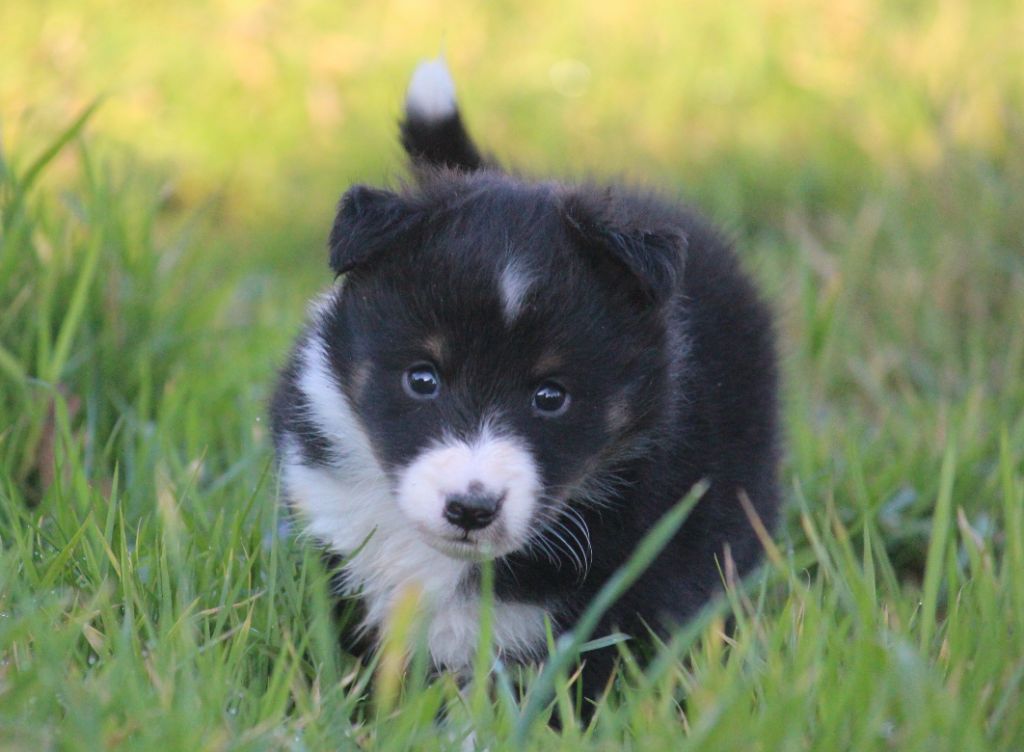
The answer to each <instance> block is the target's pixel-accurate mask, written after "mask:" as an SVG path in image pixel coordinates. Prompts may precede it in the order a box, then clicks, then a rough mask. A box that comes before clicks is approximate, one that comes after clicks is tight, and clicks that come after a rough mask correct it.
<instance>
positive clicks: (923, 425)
mask: <svg viewBox="0 0 1024 752" xmlns="http://www.w3.org/2000/svg"><path fill="white" fill-rule="evenodd" d="M555 13H556V11H555V9H554V8H553V7H552V6H548V5H541V4H537V3H517V4H491V5H480V6H475V5H474V6H470V5H468V4H467V5H462V6H458V7H452V6H448V5H446V6H442V5H441V4H436V3H399V4H392V3H367V4H364V5H360V6H355V5H352V6H349V5H345V6H344V7H341V6H338V4H333V3H326V2H319V1H317V2H314V1H312V0H309V1H308V2H303V3H298V4H289V5H277V4H269V3H265V4H260V3H239V2H218V3H196V2H184V3H177V4H171V5H165V6H160V5H136V4H117V5H116V6H115V5H114V4H111V3H105V2H100V1H99V0H88V2H76V3H70V2H52V3H29V2H9V3H3V4H0V47H2V48H3V50H4V55H5V59H6V60H8V64H6V65H3V66H0V135H2V137H3V138H2V145H3V148H2V149H0V749H26V750H27V749H31V750H35V749H50V748H53V749H57V748H59V749H82V750H95V749H103V748H116V749H118V748H125V749H160V750H167V749H181V750H194V749H278V748H290V749H338V748H341V749H347V748H353V747H360V748H378V749H388V750H391V749H417V750H418V749H442V748H454V747H458V746H459V745H460V744H461V740H462V739H463V738H464V737H465V736H466V735H468V734H469V733H470V732H471V731H472V732H473V733H474V734H475V737H476V739H477V740H478V741H480V742H481V743H482V744H486V745H487V747H488V748H489V749H503V748H532V749H543V750H548V749H581V748H599V749H616V750H617V749H621V748H636V749H672V750H677V749H684V750H686V749H692V750H697V749H701V750H723V749H760V750H766V751H769V750H770V751H772V752H774V751H775V750H805V749H900V750H922V751H924V750H927V751H928V752H931V750H951V751H953V750H956V751H957V752H959V751H960V750H991V749H1006V750H1014V749H1020V748H1022V747H1024V712H1022V710H1021V708H1022V707H1024V640H1022V634H1024V511H1022V507H1024V376H1022V374H1024V203H1022V201H1021V198H1020V196H1021V195H1022V191H1024V122H1022V120H1021V116H1020V113H1021V112H1022V111H1024V106H1022V105H1024V83H1022V77H1024V60H1022V55H1024V47H1022V46H1021V45H1020V44H1019V43H1018V42H1017V41H1016V40H1017V36H1018V30H1019V29H1020V28H1021V27H1022V23H1024V9H1022V8H1021V7H1020V5H1019V4H1015V3H1001V2H982V3H976V2H966V1H964V2H956V1H953V0H950V1H947V2H942V3H910V4H894V3H882V2H881V1H880V0H844V2H837V3H829V4H819V3H809V2H808V3H803V2H800V3H775V2H768V0H758V1H757V2H747V3H741V2H738V1H730V2H725V3H719V4H703V5H700V6H699V7H698V6H696V5H695V6H694V7H692V8H691V7H686V6H684V5H679V4H672V3H654V2H651V3H645V4H643V5H642V6H637V5H636V4H605V3H576V4H575V7H572V8H569V7H559V8H558V9H557V15H555ZM442 41H443V44H444V48H445V51H446V54H447V55H448V58H449V61H450V63H451V66H452V68H453V69H454V71H455V74H456V77H457V79H458V84H459V86H460V90H461V92H462V93H463V95H464V99H465V108H466V111H467V116H468V118H469V120H470V122H471V124H472V126H473V127H474V129H475V130H476V131H477V132H478V133H479V134H480V135H481V137H482V140H483V141H484V142H485V143H486V144H487V145H488V146H490V147H492V148H493V149H494V150H495V151H496V152H497V154H498V155H499V156H501V157H508V158H509V159H510V160H512V161H514V162H516V163H518V164H521V165H523V166H525V167H526V168H528V169H531V170H537V171H541V170H543V171H547V170H549V169H551V170H553V171H555V172H556V173H563V174H565V173H568V174H579V173H583V172H587V171H590V172H596V173H598V174H619V173H625V174H626V175H627V176H629V177H630V178H631V179H635V180H644V181H645V182H650V183H654V184H656V185H661V186H663V187H665V189H666V190H667V191H669V192H678V193H682V194H684V195H687V196H689V197H691V198H693V199H694V200H695V201H696V202H698V203H699V205H700V206H701V207H702V208H703V209H704V210H705V211H707V212H708V213H710V214H711V215H712V216H713V217H715V218H716V219H717V220H718V221H720V222H721V223H723V224H724V225H726V227H727V228H728V229H729V230H730V231H731V232H732V233H733V234H734V236H735V237H736V238H737V240H738V243H739V246H740V248H741V252H742V254H743V256H744V258H745V261H746V262H747V264H748V266H749V267H750V268H751V269H752V270H753V272H754V273H755V274H756V276H757V278H758V279H759V281H760V282H761V283H762V286H763V287H764V288H765V289H766V291H767V292H768V294H769V295H770V297H771V298H772V300H773V301H774V303H775V307H776V309H777V310H778V312H779V323H780V326H779V330H780V340H781V346H782V350H783V354H784V358H785V370H786V390H785V417H786V428H787V434H788V436H787V438H788V442H787V443H788V454H787V458H786V468H785V478H786V483H787V489H788V507H787V513H786V519H785V521H784V524H783V525H782V527H781V529H780V530H779V531H778V534H777V535H776V546H777V548H776V549H773V550H772V556H771V557H769V561H768V562H767V563H766V566H765V568H764V571H763V572H762V573H760V574H759V575H758V576H756V577H754V578H752V580H751V581H749V582H747V583H742V584H741V583H735V582H731V581H730V589H729V591H728V594H727V597H725V598H724V599H723V600H722V601H721V602H720V603H717V604H716V605H715V606H713V607H712V608H711V609H709V610H708V611H707V612H706V613H705V614H703V615H702V616H701V617H700V618H699V619H697V620H696V621H695V622H694V623H693V624H691V625H690V626H689V627H688V628H687V629H685V630H683V631H682V632H680V633H679V634H678V635H675V636H674V638H673V639H672V640H671V641H670V642H669V644H668V645H666V646H665V647H664V649H662V650H661V651H659V653H658V655H656V656H655V657H654V659H653V661H652V662H651V663H650V664H648V665H646V666H642V665H641V664H639V663H638V662H637V661H636V660H635V659H633V657H632V655H631V652H630V649H631V646H630V644H629V643H622V644H620V646H619V647H620V650H621V651H622V652H623V658H624V662H623V670H622V673H621V676H620V680H619V681H620V687H619V688H618V689H617V691H616V692H615V693H613V695H612V696H611V697H610V698H609V701H608V703H606V704H604V705H602V707H601V708H600V709H599V711H598V713H597V715H596V718H595V721H594V724H593V726H592V727H591V728H590V729H587V730H582V729H577V728H575V727H574V726H572V725H571V724H563V725H564V726H565V728H564V730H563V732H562V733H561V735H558V734H556V733H555V732H554V731H552V730H551V729H550V728H548V727H547V725H546V724H545V723H543V720H544V717H545V716H546V714H547V713H548V712H549V705H548V702H547V701H548V698H549V697H551V698H553V703H554V705H553V710H552V711H551V712H554V713H556V714H558V715H559V716H560V717H562V718H563V719H566V718H567V716H566V715H565V713H566V708H567V707H568V704H569V701H570V697H571V695H572V692H573V689H572V687H571V686H569V685H568V684H567V682H568V679H569V678H570V677H568V676H567V674H566V672H565V671H559V670H556V669H558V668H559V667H558V666H557V665H555V664H554V663H552V664H549V666H550V668H549V669H548V670H547V672H546V673H544V672H542V673H541V674H540V675H539V676H537V675H532V676H530V677H528V678H527V680H526V687H527V689H528V690H535V691H533V692H532V693H531V691H528V692H527V693H526V694H525V696H524V697H521V698H520V697H519V696H518V694H517V693H516V692H514V691H513V690H512V684H513V683H514V680H515V678H516V677H513V676H510V675H509V674H508V673H506V672H505V671H501V670H499V671H498V672H497V674H495V675H494V676H493V677H492V678H493V681H494V685H493V687H490V688H489V687H487V686H485V685H482V684H481V683H479V682H478V683H477V684H476V685H475V686H474V687H473V688H472V690H471V691H470V692H469V693H468V694H467V695H466V696H461V695H459V694H458V692H457V691H456V688H455V686H454V683H453V682H452V681H451V680H450V679H445V678H441V679H440V680H437V681H433V682H428V681H426V680H425V677H424V676H423V674H422V672H419V671H417V670H415V667H416V666H420V667H422V663H423V656H422V653H421V652H420V653H417V651H416V650H415V649H414V646H415V644H416V642H417V640H418V639H419V638H418V636H417V635H416V634H415V632H416V630H415V629H414V627H415V624H414V623H411V624H410V628H409V630H407V637H408V640H404V639H403V640H398V641H397V642H396V644H395V647H394V651H393V653H392V654H391V657H390V658H389V661H390V662H388V663H386V664H385V663H382V666H381V667H380V668H378V667H377V666H369V667H365V666H359V665H357V664H356V663H355V662H354V661H353V659H352V658H351V657H350V656H348V655H347V654H345V653H344V652H343V651H341V650H339V648H338V645H337V642H336V637H335V634H336V625H335V624H334V621H333V613H332V604H331V602H330V601H329V599H328V597H327V573H325V572H324V571H323V568H322V564H321V562H320V561H319V559H318V557H317V555H316V552H314V551H311V550H310V548H309V546H308V545H307V544H306V543H305V542H302V541H295V540H293V539H292V537H291V536H290V535H289V534H288V533H287V531H286V526H285V525H284V524H283V522H284V521H283V520H282V517H281V512H280V511H279V509H278V507H277V505H276V503H275V502H276V495H277V491H276V481H275V478H274V474H273V470H272V467H271V457H270V451H269V446H268V441H267V436H266V435H265V434H266V431H265V428H264V417H263V416H264V412H265V407H264V405H265V399H266V396H267V391H268V388H269V385H270V383H271V382H272V379H273V373H274V368H275V367H276V365H277V364H278V363H280V361H281V358H282V357H283V353H284V352H285V350H286V348H287V346H288V343H289V341H290V339H291V337H292V336H293V335H294V332H295V328H296V326H297V325H298V322H299V320H300V319H301V316H302V313H303V310H304V306H305V300H306V299H307V298H308V297H309V296H310V295H311V294H312V293H314V292H315V291H316V290H317V289H318V287H319V286H322V285H325V284H328V283H329V281H330V275H329V274H328V273H327V272H326V263H325V254H324V252H323V249H322V244H323V239H324V237H325V234H326V230H327V228H328V225H329V221H330V218H331V217H330V215H331V211H332V207H333V204H334V202H335V201H336V198H337V196H338V195H339V194H340V192H341V190H342V189H343V188H344V187H345V186H346V185H347V184H348V183H349V182H350V181H351V180H355V179H358V180H370V181H376V180H380V179H384V178H386V177H388V176H394V175H397V174H399V173H400V170H401V163H400V159H399V154H398V148H397V144H396V141H395V128H394V120H395V118H396V116H397V113H398V103H399V102H400V98H401V94H402V90H403V87H404V83H405V79H406V76H407V74H408V72H409V70H411V67H412V65H413V64H414V62H415V60H416V59H418V58H419V57H422V56H426V55H432V54H434V53H435V52H436V51H437V50H438V47H439V46H440V45H441V43H442ZM10 61H17V63H16V64H13V65H12V64H10ZM98 96H102V97H103V98H102V101H101V104H100V106H99V108H98V109H97V111H96V112H95V113H93V115H92V118H91V119H90V120H89V122H88V123H86V122H85V121H84V120H83V121H82V128H81V130H79V129H77V128H76V127H75V126H74V123H75V122H76V118H77V117H78V116H79V115H80V114H82V113H83V112H84V111H85V110H86V108H87V107H88V105H89V104H90V103H91V102H93V101H94V100H95V99H96V97H98ZM62 134H63V135H62ZM726 574H727V572H726ZM727 622H732V623H733V624H734V627H733V629H732V631H731V632H730V631H729V630H727V629H726V628H725V625H726V623H727ZM595 637H598V638H600V637H602V636H601V635H595ZM581 639H582V637H581ZM612 639H615V638H612ZM407 642H408V643H409V644H406V643H407ZM410 644H411V645H412V646H413V649H412V653H413V664H412V665H413V667H414V668H413V669H411V670H409V671H407V672H406V671H403V670H402V668H403V665H404V664H403V657H404V656H405V655H406V651H407V650H408V649H410ZM560 647H561V648H562V649H565V648H566V645H565V644H563V645H561V646H560ZM555 663H557V661H556V662H555ZM479 668H480V673H481V675H483V673H484V672H485V670H486V669H488V668H490V664H489V661H488V660H487V653H486V651H482V653H481V665H480V667H479ZM375 673H376V675H377V679H378V680H377V681H376V682H374V681H371V679H372V678H373V676H374V675H375ZM442 708H445V709H446V710H445V712H446V714H447V716H448V720H447V721H446V722H445V723H444V724H443V725H439V724H438V723H437V722H436V720H435V719H436V718H437V717H438V715H439V712H440V710H441V709H442Z"/></svg>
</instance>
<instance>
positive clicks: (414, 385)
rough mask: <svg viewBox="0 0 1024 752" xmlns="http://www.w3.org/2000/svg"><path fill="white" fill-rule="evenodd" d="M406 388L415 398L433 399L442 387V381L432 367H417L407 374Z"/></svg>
mask: <svg viewBox="0 0 1024 752" xmlns="http://www.w3.org/2000/svg"><path fill="white" fill-rule="evenodd" d="M405 386H406V388H407V389H408V390H409V392H410V393H411V394H413V395H414V396H418V397H432V396H434V395H435V394H437V390H438V389H439V388H440V387H441V380H440V379H439V378H438V377H437V371H435V370H434V369H433V368H431V367H430V366H416V367H415V368H410V369H409V370H408V371H406V372H405Z"/></svg>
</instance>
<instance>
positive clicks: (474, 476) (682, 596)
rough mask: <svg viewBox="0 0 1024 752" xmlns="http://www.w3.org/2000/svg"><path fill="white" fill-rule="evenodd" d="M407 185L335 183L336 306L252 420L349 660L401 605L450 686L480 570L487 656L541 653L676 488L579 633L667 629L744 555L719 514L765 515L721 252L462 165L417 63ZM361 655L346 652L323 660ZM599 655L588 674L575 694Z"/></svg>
mask: <svg viewBox="0 0 1024 752" xmlns="http://www.w3.org/2000/svg"><path fill="white" fill-rule="evenodd" d="M401 134H402V143H403V145H404V146H405V149H406V151H407V152H408V154H409V156H410V157H411V160H412V165H413V175H414V180H413V182H411V184H409V185H407V186H405V187H403V188H401V189H398V190H384V189H378V188H369V187H365V186H355V187H353V188H351V189H350V190H349V191H348V192H347V193H346V194H345V195H344V197H343V198H342V200H341V204H340V208H339V210H338V214H337V217H336V219H335V221H334V227H333V229H332V231H331V234H330V241H329V250H330V257H329V260H330V267H331V269H332V270H333V271H334V273H335V274H336V275H337V276H338V278H339V279H338V281H337V282H336V284H335V286H334V287H333V288H332V289H331V290H330V291H328V292H327V293H326V294H325V295H323V296H322V297H321V298H319V299H318V300H317V301H316V302H315V303H314V305H313V306H312V308H311V312H310V315H309V321H308V323H307V325H306V327H305V329H304V330H303V332H302V333H301V335H300V336H299V338H298V341H297V344H296V345H295V348H294V350H293V351H292V353H291V356H290V358H289V360H288V362H287V365H286V366H285V368H284V369H283V371H282V373H281V377H280V381H279V384H278V386H277V390H276V393H275V395H274V397H273V400H272V405H271V416H272V426H273V436H274V441H275V447H276V452H277V458H278V464H279V469H280V480H281V487H282V491H283V495H284V497H285V498H286V499H287V502H288V503H289V505H290V506H291V507H292V508H293V509H294V510H295V511H296V512H297V513H298V517H299V518H300V519H301V522H302V525H303V526H304V529H305V531H306V532H307V533H308V534H309V535H311V536H312V537H313V538H314V539H316V540H317V541H319V542H320V543H321V544H322V545H323V546H324V547H325V549H326V550H327V551H328V552H330V554H332V555H334V556H336V557H338V560H339V562H341V563H342V565H343V566H342V570H341V575H340V577H339V581H338V583H337V585H338V589H339V593H340V594H341V595H345V596H353V597H355V598H356V599H357V600H358V602H359V604H360V605H361V607H362V608H361V610H362V613H361V620H360V622H359V625H358V629H357V635H356V637H359V636H362V637H364V638H366V639H365V640H364V641H363V642H364V643H365V645H367V646H369V647H370V648H372V646H373V645H374V643H375V641H376V640H377V638H379V636H380V634H381V630H382V628H383V627H384V626H385V625H386V623H387V620H388V615H389V611H390V610H391V608H392V606H393V605H394V603H395V601H396V599H397V598H398V597H400V595H401V594H402V593H403V592H406V591H407V589H408V588H410V587H414V588H416V589H418V591H419V593H420V594H421V608H422V618H423V624H424V628H425V629H426V632H427V643H428V647H429V651H430V656H431V658H432V660H433V663H434V665H435V667H436V668H438V669H440V670H452V671H456V672H460V671H464V670H465V669H466V668H467V667H468V666H469V665H470V663H471V662H472V660H473V657H474V655H475V649H476V638H477V629H478V603H479V574H480V562H481V561H482V560H484V559H493V560H495V562H496V565H495V569H494V571H495V597H496V604H495V609H496V613H495V618H494V621H493V623H494V640H495V644H496V648H497V650H498V651H499V653H500V654H501V656H502V657H503V659H504V660H505V661H506V662H514V663H515V662H517V663H521V662H528V661H532V660H537V659H541V658H543V657H544V656H545V654H546V641H545V628H546V623H548V622H550V624H551V625H552V627H553V629H554V630H555V632H556V634H557V633H560V632H564V631H566V630H569V629H571V628H572V627H573V625H574V623H575V622H576V620H577V618H578V617H579V615H580V614H581V612H582V611H583V609H585V608H586V606H587V604H588V603H589V602H590V600H591V599H592V597H593V596H594V595H595V593H596V592H597V591H598V590H599V589H600V588H601V586H602V585H603V584H604V583H605V582H606V581H607V580H608V578H609V577H610V576H611V575H612V574H613V573H614V572H615V571H616V569H617V568H618V567H620V566H621V565H622V564H623V563H624V562H625V561H626V560H627V559H628V558H629V557H630V555H631V553H632V552H633V550H634V548H635V546H636V544H637V543H638V541H639V540H640V539H641V538H642V537H643V536H644V534H645V533H646V532H647V531H648V530H649V529H650V528H651V526H652V525H654V523H656V522H657V521H658V519H659V518H660V517H661V516H662V514H663V513H664V512H666V511H667V510H668V509H669V508H670V507H671V506H672V505H674V504H675V503H676V502H677V501H678V500H679V499H680V498H682V497H683V496H684V495H685V494H686V493H687V491H689V490H690V489H691V488H692V487H693V486H694V484H696V483H697V482H698V481H700V480H701V479H706V480H707V481H709V483H710V486H709V488H708V490H707V492H706V493H705V495H704V496H703V498H702V499H701V501H700V502H699V503H698V505H697V506H696V508H695V509H694V510H693V512H692V513H691V514H690V516H689V518H688V519H687V520H686V522H685V523H684V525H683V526H682V528H681V529H680V530H679V532H678V534H677V535H676V536H675V537H674V539H673V540H672V541H671V542H670V543H669V545H668V546H667V547H666V548H665V549H664V550H663V551H662V552H661V554H660V555H659V556H658V558H657V559H656V560H655V561H654V563H653V564H652V565H651V566H650V567H649V569H648V570H647V571H646V572H645V573H644V574H643V576H642V577H640V579H639V580H638V581H637V582H636V583H635V584H634V585H633V587H632V588H631V589H630V590H629V591H628V592H627V593H626V594H625V595H624V596H623V597H622V598H621V599H620V600H619V601H618V602H617V603H616V604H615V606H614V607H613V608H612V609H611V610H610V611H609V612H608V613H607V614H606V616H605V617H604V621H603V623H602V624H601V625H600V627H599V630H598V634H602V633H607V632H610V631H612V630H620V631H624V632H626V633H627V634H630V635H633V636H637V637H643V636H644V635H646V634H648V629H649V628H654V629H656V630H667V629H670V628H671V627H672V626H674V625H678V624H680V623H682V622H684V621H686V619H687V618H689V617H690V616H692V615H693V614H694V612H695V611H696V610H697V609H698V608H699V607H700V606H701V605H702V604H704V603H705V602H706V601H707V600H708V599H709V598H710V597H711V595H712V594H713V593H714V591H715V590H716V588H718V586H719V585H720V582H721V575H720V567H721V566H722V562H723V559H722V556H723V552H724V549H725V548H726V547H728V549H729V552H730V555H731V557H732V559H733V561H734V562H735V565H736V567H737V570H738V572H739V573H740V574H742V573H744V572H746V571H748V570H750V568H751V567H752V566H754V565H755V564H756V563H757V561H758V558H759V555H760V546H759V543H758V540H757V538H756V536H755V534H754V531H753V530H752V528H751V525H750V523H749V521H748V518H747V516H746V514H745V513H744V511H743V509H742V507H741V505H740V502H739V496H740V495H741V494H746V496H747V497H748V498H749V500H750V502H751V504H752V505H753V507H754V509H755V510H756V512H757V514H758V515H759V516H760V519H761V520H762V521H763V522H764V523H765V524H766V525H767V526H768V527H769V528H770V527H771V526H772V524H773V522H774V520H775V518H776V510H777V507H778V503H779V491H778V484H777V476H778V470H777V466H778V460H779V431H778V427H777V388H778V387H777V375H776V370H777V369H776V356H775V352H774V343H773V333H772V322H771V318H770V315H769V311H768V310H767V308H766V306H765V305H764V303H763V302H762V301H761V299H760V298H759V296H758V294H757V293H756V291H755V289H754V287H753V286H752V285H751V283H750V281H749V280H748V278H747V277H746V276H745V275H744V274H743V272H742V271H741V270H740V268H739V265H738V262H737V257H736V255H735V254H734V253H733V251H732V249H731V248H730V245H729V243H728V242H727V241H726V240H725V239H724V238H723V236H722V235H721V234H719V233H718V232H717V231H716V230H715V229H714V228H713V227H712V226H711V225H709V224H708V223H707V222H706V221H704V220H703V219H701V218H700V217H699V216H697V215H696V214H695V213H694V212H692V211H691V210H690V209H688V208H686V207H684V206H680V205H678V204H677V203H675V202H673V201H669V200H665V199H663V198H660V197H659V196H657V195H655V194H654V193H651V192H648V191H642V190H634V189H630V188H624V187H621V186H618V185H614V184H611V185H591V184H575V183H565V182H556V181H533V180H526V179H523V178H521V177H516V176H514V175H512V174H509V173H507V172H505V171H502V170H501V169H500V168H499V167H498V166H497V165H496V164H494V163H492V162H491V161H489V160H488V159H486V158H484V157H483V156H482V155H481V153H480V151H479V150H478V149H477V147H476V146H475V145H474V144H473V142H472V141H471V139H470V138H469V136H468V134H467V133H466V130H465V128H464V127H463V124H462V121H461V118H460V116H459V111H458V108H457V105H456V100H455V96H454V86H453V84H452V81H451V78H450V76H449V75H448V72H447V70H446V68H445V67H444V64H443V63H442V62H441V61H435V62H431V63H426V64H424V65H422V66H421V67H420V68H419V69H417V71H416V73H415V74H414V76H413V79H412V83H411V84H410V87H409V92H408V96H407V100H406V113H405V119H404V122H403V123H402V125H401ZM346 647H347V648H348V649H350V650H362V649H364V645H361V644H360V642H359V641H357V640H356V639H355V638H353V639H352V640H350V641H349V643H348V644H347V646H346ZM615 655H616V653H615V650H614V649H613V648H612V649H605V650H603V651H596V652H594V653H588V654H586V656H585V664H584V669H583V674H582V676H583V694H584V696H585V697H587V698H595V697H597V696H598V695H599V694H600V692H601V691H602V689H603V688H604V686H605V685H606V683H607V680H608V678H609V676H610V672H611V670H612V668H613V662H614V658H615Z"/></svg>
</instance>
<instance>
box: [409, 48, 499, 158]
mask: <svg viewBox="0 0 1024 752" xmlns="http://www.w3.org/2000/svg"><path fill="white" fill-rule="evenodd" d="M400 127H401V132H402V146H404V147H405V151H406V152H407V153H408V154H409V157H410V158H411V159H412V162H413V165H414V166H416V167H434V166H436V167H443V166H448V167H455V168H458V169H462V170H478V169H480V168H481V167H486V166H489V165H490V164H491V163H490V161H489V160H486V159H484V157H482V156H481V154H480V152H479V151H478V150H477V148H476V144H474V143H473V139H471V138H470V137H469V133H467V132H466V128H465V126H464V125H463V124H462V118H461V117H460V116H459V104H458V102H457V101H456V99H455V83H454V82H453V81H452V76H451V74H450V73H449V72H448V66H447V65H445V62H444V58H442V57H438V58H437V59H436V60H426V61H424V62H422V63H420V64H419V65H418V66H417V68H416V70H415V71H414V72H413V74H412V80H411V81H410V82H409V90H408V91H407V92H406V95H405V118H404V119H403V120H402V123H401V126H400Z"/></svg>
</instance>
